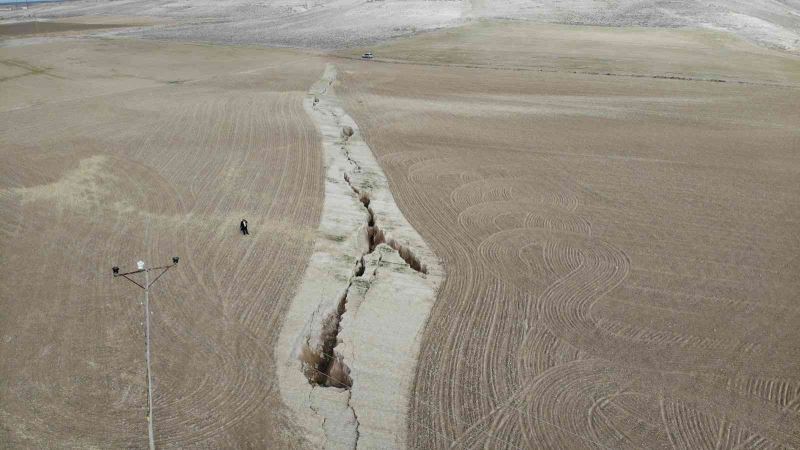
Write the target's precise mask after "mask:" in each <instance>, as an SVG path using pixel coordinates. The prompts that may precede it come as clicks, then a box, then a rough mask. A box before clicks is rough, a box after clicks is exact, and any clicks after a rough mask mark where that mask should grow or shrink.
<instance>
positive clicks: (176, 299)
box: [0, 39, 324, 448]
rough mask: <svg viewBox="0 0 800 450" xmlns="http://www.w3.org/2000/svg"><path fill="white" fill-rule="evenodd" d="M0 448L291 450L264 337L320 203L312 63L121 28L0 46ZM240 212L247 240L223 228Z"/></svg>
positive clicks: (276, 318) (293, 441) (277, 317)
mask: <svg viewBox="0 0 800 450" xmlns="http://www.w3.org/2000/svg"><path fill="white" fill-rule="evenodd" d="M0 60H1V61H2V65H0V71H3V73H4V78H3V79H2V81H0V90H2V92H3V95H2V96H0V211H1V212H2V213H0V260H1V261H0V264H2V267H3V270H2V272H1V273H0V300H1V301H0V330H2V331H0V333H1V334H2V340H1V341H0V380H2V382H0V424H2V426H0V442H2V443H3V444H2V445H0V446H2V447H19V448H53V447H59V448H91V447H93V448H146V447H147V445H148V439H147V422H146V419H145V416H146V404H147V402H146V382H145V380H146V379H145V361H144V335H143V327H142V322H143V307H142V305H141V303H140V302H141V300H142V291H141V290H140V289H138V288H137V287H136V286H134V285H133V284H131V283H128V282H127V281H125V280H123V279H119V278H118V279H114V278H112V276H111V267H112V266H113V265H119V266H120V267H121V268H122V269H123V270H131V269H133V268H134V267H135V262H136V261H137V260H139V259H142V260H144V261H146V262H147V263H148V264H150V265H161V264H165V263H168V262H169V261H170V258H171V256H173V255H177V256H180V257H181V262H180V264H179V265H178V266H177V267H176V268H174V269H172V270H170V271H169V272H168V273H166V274H165V275H164V276H163V277H162V278H161V279H159V280H158V282H157V283H156V284H155V285H154V286H153V288H152V291H151V302H150V303H151V310H152V312H153V314H152V352H153V377H154V393H155V399H154V402H155V404H154V408H155V433H156V445H157V446H158V447H159V448H191V447H198V446H200V447H205V448H222V447H228V448H230V447H235V448H268V447H269V448H292V447H298V446H302V445H303V433H302V432H299V431H297V430H296V428H295V427H294V425H293V424H292V423H291V421H290V420H289V419H287V415H286V410H285V407H284V406H283V404H282V402H281V400H280V395H279V392H278V390H277V380H276V375H275V364H274V360H273V346H274V343H275V341H276V339H277V335H278V333H279V331H280V325H281V322H282V314H283V312H284V311H285V309H286V308H287V306H288V302H289V301H290V299H291V295H292V292H293V289H294V286H295V284H296V283H297V281H298V279H299V276H300V275H301V274H302V270H303V267H305V264H306V263H307V259H308V257H309V255H310V252H311V248H312V243H313V238H314V232H315V230H316V227H317V223H318V221H319V215H320V208H321V205H322V194H323V191H322V181H323V165H322V160H321V150H320V147H319V137H318V133H317V130H316V128H315V127H314V125H313V123H312V122H310V120H309V119H308V117H307V115H306V113H305V112H304V110H303V106H302V100H303V97H304V96H305V92H306V91H307V89H308V87H309V86H310V85H311V84H312V83H313V82H314V81H315V80H316V79H317V78H318V77H319V74H320V73H321V72H322V69H323V68H324V64H322V63H321V62H320V61H317V60H315V59H313V58H309V57H308V56H305V55H300V54H295V53H289V52H284V51H278V50H274V51H273V50H254V49H235V48H219V47H210V46H199V45H182V44H165V43H159V42H140V41H127V40H114V41H101V40H74V39H73V40H71V41H70V42H53V43H45V44H37V45H27V46H24V47H13V48H5V49H0ZM242 218H246V219H248V221H249V225H250V226H249V229H250V235H249V236H246V237H245V236H242V235H241V234H240V233H239V220H240V219H242Z"/></svg>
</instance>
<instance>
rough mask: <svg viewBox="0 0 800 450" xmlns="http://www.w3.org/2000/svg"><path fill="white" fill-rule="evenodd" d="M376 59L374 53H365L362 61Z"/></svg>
mask: <svg viewBox="0 0 800 450" xmlns="http://www.w3.org/2000/svg"><path fill="white" fill-rule="evenodd" d="M374 57H375V56H374V55H373V54H372V52H367V53H364V54H363V55H361V59H372V58H374Z"/></svg>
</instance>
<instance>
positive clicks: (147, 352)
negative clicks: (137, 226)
mask: <svg viewBox="0 0 800 450" xmlns="http://www.w3.org/2000/svg"><path fill="white" fill-rule="evenodd" d="M178 261H180V258H178V257H177V256H173V257H172V264H167V265H165V266H160V267H145V264H144V261H139V262H137V263H136V269H137V270H132V271H130V272H124V273H120V272H119V267H117V266H114V267H112V268H111V272H112V273H113V274H114V278H117V277H123V278H125V279H126V280H128V281H130V282H131V283H133V284H135V285H136V286H139V287H140V288H141V289H143V290H144V323H145V326H144V340H145V360H146V361H147V436H148V439H149V441H150V450H155V448H156V444H155V432H154V430H153V380H152V377H151V375H150V286H152V285H153V283H155V282H156V281H158V279H159V278H161V276H162V275H164V274H165V273H167V271H168V270H169V269H171V268H173V267H175V266H176V265H178ZM154 270H160V271H161V272H160V273H159V274H158V275H157V276H156V277H155V279H153V281H150V271H154ZM138 273H144V284H141V283H139V282H138V281H136V280H134V279H133V278H131V277H130V275H135V274H138Z"/></svg>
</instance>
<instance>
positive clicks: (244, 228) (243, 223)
mask: <svg viewBox="0 0 800 450" xmlns="http://www.w3.org/2000/svg"><path fill="white" fill-rule="evenodd" d="M239 229H240V230H241V231H242V234H250V232H249V231H247V220H245V219H242V221H241V222H239Z"/></svg>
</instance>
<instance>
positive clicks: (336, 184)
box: [276, 65, 443, 448]
mask: <svg viewBox="0 0 800 450" xmlns="http://www.w3.org/2000/svg"><path fill="white" fill-rule="evenodd" d="M335 78H336V70H335V68H334V67H333V66H332V65H329V66H328V67H327V68H326V69H325V73H324V74H323V76H322V78H321V79H320V80H319V81H318V82H317V83H315V85H314V86H313V87H312V88H311V91H310V93H309V96H308V97H306V100H305V101H304V107H305V109H306V112H307V113H308V114H309V116H310V117H311V118H312V120H314V122H315V123H316V124H317V126H318V130H319V132H320V134H321V135H322V147H323V150H324V152H325V168H326V176H325V202H324V206H323V214H322V218H321V220H320V225H319V230H318V236H319V238H318V239H316V240H315V243H314V253H313V254H312V257H311V260H310V262H309V265H308V266H307V267H306V270H305V273H304V277H303V282H302V283H301V285H300V288H299V290H298V292H297V293H296V295H295V298H294V300H293V301H292V304H291V308H290V310H289V312H288V313H287V317H286V320H285V325H284V328H283V330H282V332H281V341H280V345H279V346H278V347H277V349H276V355H277V357H278V358H279V360H280V361H282V362H283V363H282V364H281V365H280V371H279V375H280V376H279V380H280V383H281V394H282V396H283V398H284V401H285V402H286V404H287V405H290V407H291V408H292V410H293V411H294V412H295V413H296V414H297V417H298V420H299V421H302V423H303V425H304V427H305V428H306V429H307V431H308V436H309V440H310V441H311V442H313V446H315V447H319V448H322V447H330V448H356V447H358V446H363V447H365V448H402V447H404V446H405V442H406V435H405V432H406V429H407V427H406V426H405V420H406V416H407V406H408V401H409V400H408V399H409V395H410V392H411V383H412V380H413V379H414V367H415V362H416V358H417V355H418V352H419V341H418V339H417V338H418V336H419V335H420V333H421V330H422V327H423V326H424V324H425V322H426V320H427V316H428V313H429V311H430V307H431V305H432V304H433V302H434V300H435V296H436V290H437V287H438V286H439V284H440V282H441V279H442V276H443V271H442V268H441V266H440V265H439V262H438V259H437V258H436V256H435V255H434V254H433V253H432V252H431V251H430V249H428V247H427V246H426V244H425V242H424V240H423V239H422V237H421V236H420V235H419V234H418V233H417V232H416V230H414V228H413V227H412V226H411V225H410V224H409V223H408V221H407V220H406V219H405V218H404V217H403V214H402V212H401V211H400V210H399V209H398V207H397V205H396V204H395V202H394V199H393V197H392V195H391V192H390V191H389V185H388V180H387V179H386V176H385V175H384V174H383V172H382V170H381V167H380V165H379V164H378V163H377V161H376V160H375V157H374V155H373V154H372V151H371V150H370V148H369V146H367V145H366V142H364V139H363V137H362V136H361V134H360V132H359V130H358V128H357V125H356V124H355V122H354V121H353V120H352V118H350V116H348V115H347V113H346V112H345V111H344V110H343V109H342V108H341V104H340V102H339V101H338V99H337V98H336V96H335V92H334V89H333V87H334V80H335ZM298 360H299V362H300V364H299V365H300V368H299V369H300V370H298ZM298 372H300V373H302V376H300V373H298ZM301 393H302V394H308V395H299V394H301Z"/></svg>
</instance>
